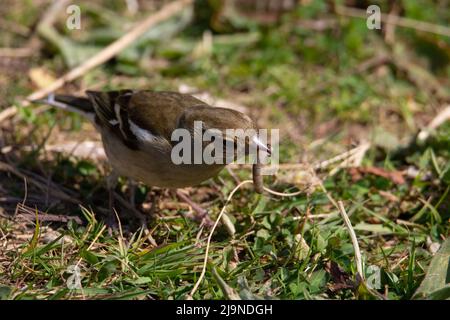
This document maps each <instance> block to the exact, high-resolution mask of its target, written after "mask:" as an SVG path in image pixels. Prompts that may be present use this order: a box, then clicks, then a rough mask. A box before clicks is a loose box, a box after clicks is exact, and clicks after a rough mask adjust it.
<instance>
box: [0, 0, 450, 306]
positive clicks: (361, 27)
mask: <svg viewBox="0 0 450 320" xmlns="http://www.w3.org/2000/svg"><path fill="white" fill-rule="evenodd" d="M78 2H79V4H80V5H81V10H82V12H83V15H82V20H81V22H82V28H81V30H68V29H67V28H66V27H65V19H66V16H65V14H64V12H63V13H61V14H60V15H59V16H58V19H57V20H56V22H55V29H52V30H53V31H52V32H55V30H56V36H55V35H54V34H53V36H50V35H49V33H48V32H45V31H44V32H42V31H41V32H38V31H36V33H32V30H34V29H33V28H35V27H36V25H37V24H38V22H39V19H40V18H41V17H42V14H43V13H44V12H45V11H46V8H47V6H48V4H49V3H50V1H44V0H41V1H33V2H31V1H6V2H5V4H4V5H2V8H1V9H0V10H2V11H3V12H1V11H0V12H1V16H2V17H4V19H3V18H2V19H1V20H0V46H1V47H18V48H19V47H25V48H27V47H28V48H30V47H31V48H33V50H31V51H30V50H29V52H28V53H27V52H25V53H26V54H23V56H21V57H19V56H18V55H14V56H12V57H8V56H7V55H1V54H0V70H1V72H0V88H1V90H0V93H1V97H0V112H1V111H2V110H6V109H7V108H9V107H10V106H12V105H15V106H16V107H17V108H18V113H17V114H16V115H15V116H14V117H8V118H7V119H3V120H0V148H1V149H0V150H1V151H0V298H3V299H183V298H187V297H189V295H190V293H191V290H192V288H193V286H194V284H195V283H196V281H197V280H198V277H199V275H200V272H201V270H202V265H203V260H204V256H205V247H206V239H207V237H208V235H209V233H210V232H211V227H210V226H207V225H204V224H202V223H201V222H200V221H198V220H196V219H192V217H195V213H194V212H192V209H191V208H190V207H189V206H188V205H187V204H185V203H183V202H181V201H180V200H179V199H177V198H176V197H175V196H174V194H173V193H170V192H169V191H167V190H161V189H158V188H149V187H148V186H144V185H140V186H139V188H138V192H137V202H138V205H139V206H140V207H141V208H142V210H143V212H144V213H146V214H147V215H148V216H149V217H150V219H149V222H148V225H147V226H146V228H145V229H144V230H143V229H139V228H136V226H135V225H136V223H135V221H133V220H132V219H129V218H127V215H126V209H124V208H120V207H119V208H118V216H119V219H120V222H121V228H120V230H117V231H115V232H108V228H107V227H106V226H105V225H104V222H103V217H104V216H105V212H106V211H107V208H108V197H107V191H106V186H105V182H104V178H105V176H106V174H107V173H108V171H109V167H108V165H107V162H106V161H105V159H104V156H103V153H102V149H101V144H100V143H99V136H98V134H97V133H96V132H95V130H94V129H93V128H92V126H91V125H90V124H89V123H88V122H87V121H85V120H83V119H81V118H80V117H79V116H77V115H73V114H69V113H66V112H63V111H58V110H53V109H49V108H45V107H43V106H42V105H27V104H26V103H24V102H23V100H24V98H25V97H26V96H27V95H28V94H30V93H32V92H33V91H35V90H38V89H39V88H42V87H45V86H46V85H48V83H49V82H51V81H53V80H54V79H56V78H58V77H59V76H61V75H63V74H64V73H65V72H66V71H67V70H70V69H71V68H73V67H74V66H75V65H77V64H78V63H80V62H82V61H83V60H85V59H86V58H87V57H89V56H92V55H93V54H95V53H96V52H98V51H99V50H100V49H101V48H103V47H104V46H105V45H106V44H107V43H109V42H110V41H112V40H114V39H117V37H119V36H121V35H122V34H124V33H125V31H126V28H127V27H129V26H130V23H131V22H132V21H140V20H141V19H143V18H144V17H146V16H148V15H149V14H151V12H152V11H155V10H157V9H158V8H160V6H161V5H162V2H164V1H148V2H147V4H145V3H143V2H140V3H141V6H142V7H141V10H139V12H138V13H134V14H133V13H132V12H129V11H127V9H126V7H125V1H99V2H98V3H96V4H93V3H89V2H84V1H78ZM165 2H166V3H167V2H168V1H165ZM301 2H302V5H300V6H299V7H298V8H296V9H294V10H293V11H291V12H289V13H288V14H286V15H283V16H282V17H281V18H280V20H279V21H278V22H273V23H272V24H267V23H263V24H261V23H258V22H257V21H251V20H249V19H244V20H242V19H233V18H234V17H226V16H225V17H224V19H222V20H220V19H219V18H217V21H212V20H213V19H211V21H207V23H210V24H211V25H213V26H215V27H213V31H212V32H205V26H203V24H202V23H204V21H197V22H196V23H195V24H194V25H188V24H187V23H186V22H185V20H183V19H179V18H176V19H170V20H168V21H167V22H165V24H164V27H160V28H156V29H154V31H153V33H151V34H147V35H146V36H145V37H144V39H143V40H140V41H139V42H138V43H137V44H135V45H133V46H132V47H131V48H129V49H127V50H125V51H123V52H121V53H120V54H119V55H118V56H117V57H115V58H114V59H113V60H111V61H109V62H108V63H106V64H103V65H101V66H99V67H98V68H95V69H94V70H92V71H90V72H88V73H86V74H85V75H84V76H82V77H81V78H79V79H77V80H75V81H73V82H71V83H69V84H67V85H66V86H64V88H62V89H61V90H60V91H61V92H66V93H71V94H82V93H83V91H84V90H86V89H94V90H108V89H117V88H135V89H144V88H145V89H152V90H183V91H189V92H193V93H197V94H200V95H201V96H202V97H203V98H206V99H210V100H211V101H212V102H213V103H214V104H219V103H220V104H223V105H225V106H229V107H234V108H238V109H239V110H241V111H244V112H245V113H247V114H248V115H250V116H251V117H252V118H253V119H255V121H256V122H257V123H258V125H259V126H260V127H261V128H273V129H280V162H281V163H282V165H281V166H280V170H279V171H278V173H277V175H276V176H271V177H266V178H265V184H266V186H267V187H270V188H271V189H272V190H276V191H278V192H288V193H290V192H295V191H298V190H301V191H302V192H301V193H300V194H298V195H296V196H292V197H280V196H275V195H270V194H268V193H266V194H263V195H258V194H256V193H255V192H254V190H253V188H252V187H251V186H250V185H248V186H245V187H243V188H242V189H240V190H238V191H237V192H236V194H235V195H234V197H233V198H232V200H231V201H230V202H229V203H228V204H227V209H226V218H227V219H226V220H222V221H225V223H221V224H219V226H218V228H217V229H216V230H215V233H214V234H213V236H212V241H211V248H210V251H209V256H208V260H207V271H206V274H205V278H204V279H203V281H202V282H201V284H200V286H199V288H198V290H197V291H196V292H195V293H194V295H193V298H194V299H223V298H236V297H240V298H276V299H358V298H359V299H366V298H367V299H380V298H382V299H410V298H412V297H413V295H414V293H415V292H416V290H417V288H418V287H419V285H420V284H421V283H422V281H423V279H424V276H425V274H426V271H427V268H428V266H429V265H430V261H431V260H432V258H433V256H434V255H435V254H436V251H437V249H438V248H439V246H440V245H441V244H442V243H443V242H444V240H445V239H446V238H447V237H448V235H449V219H450V196H449V190H450V161H449V159H450V124H449V123H448V122H446V123H443V124H442V125H440V126H439V127H438V128H436V129H435V130H430V135H429V136H428V138H426V139H421V138H420V135H419V136H418V133H419V132H420V131H421V130H423V129H424V128H426V126H427V125H428V124H429V123H430V122H432V120H433V119H434V118H435V117H436V116H437V115H438V114H439V112H441V111H442V110H444V109H445V108H446V107H447V106H448V104H449V101H450V99H449V97H450V90H449V88H450V86H449V79H450V77H449V76H450V64H449V61H450V40H449V38H448V37H445V36H442V35H438V34H436V33H433V32H423V31H420V30H415V29H410V28H402V27H392V26H391V27H389V26H388V25H386V24H383V25H382V29H381V30H369V29H368V28H367V25H366V20H365V19H360V18H357V17H348V16H346V15H345V14H343V13H342V12H341V11H339V10H335V9H334V8H333V7H332V6H329V5H325V4H324V3H322V2H320V1H301ZM149 3H151V5H150V4H149ZM339 3H341V4H345V2H343V1H339ZM399 3H400V4H398V5H396V6H390V5H388V2H387V1H380V2H379V5H380V6H381V10H382V12H393V13H396V14H400V15H402V16H403V17H407V18H410V19H416V20H421V21H428V22H431V23H435V24H437V25H442V26H448V22H449V21H450V17H449V12H450V10H448V7H446V6H448V4H446V1H433V2H430V1H401V2H399ZM364 8H365V7H364V5H363V4H360V9H364ZM339 12H341V13H339ZM362 12H363V13H364V14H365V11H362ZM214 17H215V16H214ZM227 19H228V20H227ZM222 21H227V22H226V23H225V22H222ZM219 22H220V23H219ZM221 23H222V24H221ZM30 33H32V34H34V35H32V36H30ZM64 48H66V49H65V50H64ZM0 118H1V117H0ZM80 143H82V144H81V146H80V147H78V148H76V146H77V145H79V144H80ZM358 146H367V148H365V149H364V148H363V149H364V152H360V153H359V155H361V157H360V158H359V159H355V157H353V158H352V159H351V160H352V161H347V162H346V161H345V159H344V161H343V160H342V159H341V160H339V161H336V162H333V163H329V164H327V163H325V165H324V163H323V161H327V160H329V159H332V158H333V157H335V156H338V155H342V154H344V155H345V153H346V152H347V151H349V150H354V148H357V147H358ZM357 150H360V151H361V149H357ZM356 158H357V157H356ZM287 164H289V165H287ZM320 164H322V165H320ZM250 177H251V170H250V169H249V168H248V167H245V166H237V165H234V166H231V167H230V168H228V169H226V170H223V171H222V172H221V173H220V175H219V176H218V177H217V178H214V179H212V180H209V181H206V182H204V183H203V184H202V185H200V186H196V187H192V188H187V189H185V190H184V191H185V192H187V193H188V194H189V195H190V196H191V198H192V199H193V200H194V201H195V202H196V203H198V204H200V205H201V206H202V207H203V208H205V209H207V210H208V214H209V216H210V217H211V219H212V220H213V221H215V220H216V218H217V217H218V214H219V213H220V211H221V209H222V207H223V206H224V204H225V200H226V199H227V197H228V195H229V194H230V192H231V191H232V190H233V188H234V187H235V186H236V185H237V184H238V183H239V182H240V181H243V180H245V179H248V178H250ZM116 192H117V193H118V194H120V195H122V196H123V197H125V198H127V197H128V186H127V183H126V180H125V179H121V180H120V184H119V186H118V187H117V189H116ZM153 199H157V201H156V202H154V200H153ZM334 201H342V203H343V204H344V207H345V209H346V212H347V214H348V216H349V218H350V221H351V225H352V228H353V229H354V231H355V233H356V238H357V242H358V244H359V246H360V249H361V257H362V262H363V275H362V276H363V278H364V279H365V280H364V281H363V282H362V283H361V282H360V281H358V277H357V276H356V275H357V267H356V261H355V254H354V245H353V244H352V241H351V237H350V235H349V230H348V228H346V227H345V226H344V223H343V220H342V216H341V214H340V212H339V210H338V209H337V208H336V206H335V205H334V204H333V202H334ZM78 271H79V272H78ZM78 276H79V277H78ZM78 280H79V281H78ZM77 284H80V285H81V286H77Z"/></svg>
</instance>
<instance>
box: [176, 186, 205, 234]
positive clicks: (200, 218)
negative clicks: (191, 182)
mask: <svg viewBox="0 0 450 320" xmlns="http://www.w3.org/2000/svg"><path fill="white" fill-rule="evenodd" d="M175 194H176V196H177V197H178V198H179V199H180V200H181V201H183V202H185V203H187V204H188V205H189V206H191V208H192V209H193V210H194V211H195V212H196V213H197V215H194V216H193V217H192V218H193V219H195V220H198V221H200V222H203V221H204V223H205V225H207V226H212V225H213V224H214V222H213V221H212V220H211V218H210V217H209V215H208V211H207V210H206V209H203V208H202V207H201V206H200V205H198V204H197V203H195V202H194V201H192V199H191V198H189V196H188V195H187V194H186V193H184V192H183V191H181V190H180V189H177V190H176V191H175Z"/></svg>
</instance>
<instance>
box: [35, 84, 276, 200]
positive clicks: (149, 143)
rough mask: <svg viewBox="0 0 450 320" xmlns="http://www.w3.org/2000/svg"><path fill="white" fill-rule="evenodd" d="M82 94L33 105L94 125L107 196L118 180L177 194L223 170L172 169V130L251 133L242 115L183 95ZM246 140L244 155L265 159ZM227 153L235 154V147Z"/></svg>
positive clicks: (202, 166)
mask: <svg viewBox="0 0 450 320" xmlns="http://www.w3.org/2000/svg"><path fill="white" fill-rule="evenodd" d="M86 93H87V97H74V96H67V95H56V96H53V95H52V96H49V97H48V98H47V99H45V100H39V101H38V102H40V103H46V104H49V105H52V106H55V107H58V108H61V109H65V110H69V111H74V112H76V113H79V114H81V115H83V116H84V117H86V118H87V119H89V120H90V121H91V122H92V123H93V124H94V126H95V128H96V129H97V130H98V131H99V132H100V134H101V137H102V141H103V145H104V148H105V152H106V155H107V157H108V160H109V162H110V164H111V166H112V169H113V170H112V173H111V174H110V176H109V177H108V179H107V182H108V189H109V190H110V191H111V190H113V189H114V187H115V185H116V183H117V178H118V176H119V175H121V176H125V177H128V178H130V179H133V180H135V181H140V182H143V183H145V184H146V185H148V186H150V187H151V186H157V187H164V188H181V187H187V186H195V185H197V184H199V183H201V182H202V181H204V180H207V179H209V178H211V177H213V176H215V175H217V174H218V173H219V172H220V171H221V170H222V169H223V168H224V166H225V165H226V163H212V164H206V163H204V162H202V163H200V164H194V163H187V164H186V163H181V164H176V163H174V161H173V158H172V157H173V152H172V151H173V148H174V146H175V144H176V143H175V142H174V141H172V133H173V132H174V131H175V130H176V129H186V130H187V131H188V132H189V133H190V134H192V135H194V134H195V130H197V129H198V128H196V126H195V122H196V121H201V123H202V130H203V131H204V130H207V129H212V130H218V131H219V132H222V133H224V134H225V131H226V130H227V129H244V130H246V129H256V126H255V124H254V122H253V121H252V120H251V119H250V118H249V117H248V116H246V115H245V114H243V113H241V112H238V111H235V110H231V109H225V108H216V107H212V106H210V105H208V104H206V103H205V102H203V101H201V100H199V99H196V98H194V97H193V96H191V95H188V94H181V93H177V92H169V91H161V92H155V91H133V90H119V91H109V92H97V91H87V92H86ZM249 138H250V139H249V141H247V149H246V150H247V151H248V146H249V144H254V145H256V146H257V148H258V149H259V150H261V149H263V150H265V151H266V152H267V153H268V154H270V149H269V148H268V147H267V145H266V144H264V143H262V142H261V141H260V140H259V139H258V136H257V135H254V136H253V137H249ZM224 141H225V140H224ZM204 147H205V144H203V145H202V149H201V152H203V150H204ZM224 147H225V144H224ZM233 147H234V148H235V150H234V151H235V152H236V151H237V149H236V148H238V147H237V146H236V145H234V146H233ZM247 153H248V152H247ZM234 154H235V153H233V156H234ZM110 194H111V193H110Z"/></svg>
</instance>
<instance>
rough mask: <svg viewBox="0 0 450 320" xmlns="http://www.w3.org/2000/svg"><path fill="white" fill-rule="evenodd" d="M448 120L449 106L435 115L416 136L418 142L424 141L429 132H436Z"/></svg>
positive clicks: (449, 116)
mask: <svg viewBox="0 0 450 320" xmlns="http://www.w3.org/2000/svg"><path fill="white" fill-rule="evenodd" d="M448 120H450V105H448V106H447V107H445V108H444V110H442V111H441V112H439V113H438V114H437V116H436V117H434V118H433V120H431V122H430V123H429V124H428V125H427V126H426V127H425V128H423V129H422V130H421V131H420V132H419V134H418V135H417V140H419V142H422V141H425V140H426V139H428V137H429V136H430V133H431V131H433V130H436V129H437V128H438V127H439V126H440V125H442V124H443V123H445V122H446V121H448Z"/></svg>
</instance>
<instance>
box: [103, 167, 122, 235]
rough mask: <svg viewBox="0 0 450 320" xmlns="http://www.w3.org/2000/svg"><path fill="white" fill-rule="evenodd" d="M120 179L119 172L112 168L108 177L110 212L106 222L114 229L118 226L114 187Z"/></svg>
mask: <svg viewBox="0 0 450 320" xmlns="http://www.w3.org/2000/svg"><path fill="white" fill-rule="evenodd" d="M118 179H119V174H118V173H117V172H116V171H114V170H112V171H111V173H110V174H109V175H108V176H107V177H106V188H107V189H108V193H109V214H108V217H107V218H106V224H107V225H109V226H111V227H112V228H113V229H116V228H117V221H116V214H115V212H114V189H115V188H116V186H117V182H118V181H117V180H118Z"/></svg>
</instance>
